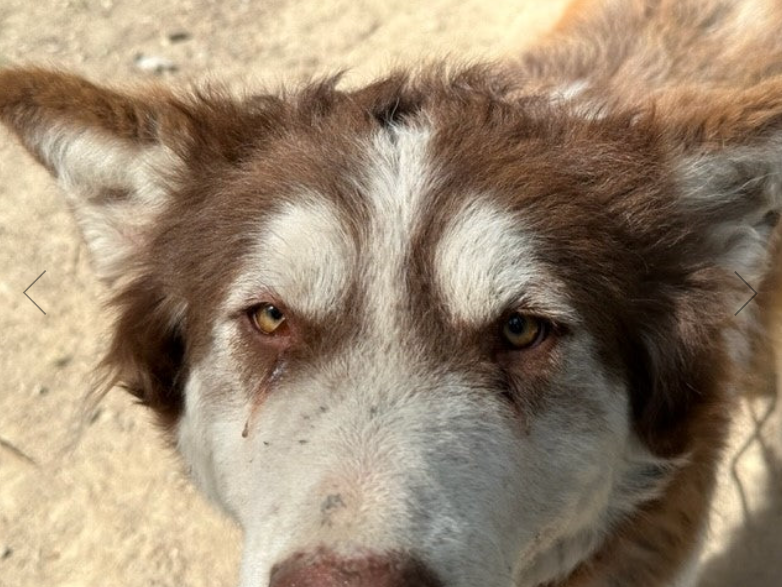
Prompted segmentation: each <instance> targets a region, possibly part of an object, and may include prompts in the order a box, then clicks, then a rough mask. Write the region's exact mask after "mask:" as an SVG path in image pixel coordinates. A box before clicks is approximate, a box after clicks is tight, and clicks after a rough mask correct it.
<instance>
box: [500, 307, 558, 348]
mask: <svg viewBox="0 0 782 587" xmlns="http://www.w3.org/2000/svg"><path fill="white" fill-rule="evenodd" d="M546 334H547V326H546V323H545V322H544V321H543V320H541V319H540V318H535V317H534V316H525V315H524V314H519V313H518V312H515V313H513V314H511V315H510V316H509V317H508V319H507V320H506V321H505V324H504V325H503V327H502V336H503V337H504V338H505V340H506V341H508V344H510V346H511V347H513V348H514V349H525V348H529V347H531V346H533V345H535V344H537V343H539V342H540V341H542V340H543V339H544V338H545V337H546Z"/></svg>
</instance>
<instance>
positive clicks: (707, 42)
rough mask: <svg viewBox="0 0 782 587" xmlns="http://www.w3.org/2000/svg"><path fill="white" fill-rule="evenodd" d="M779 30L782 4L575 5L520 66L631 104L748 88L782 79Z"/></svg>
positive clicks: (552, 81) (768, 0) (660, 0)
mask: <svg viewBox="0 0 782 587" xmlns="http://www.w3.org/2000/svg"><path fill="white" fill-rule="evenodd" d="M781 27H782V3H780V2H777V1H776V0H740V1H735V0H687V1H680V0H626V1H625V0H576V1H575V2H573V3H572V4H571V5H570V6H569V7H568V9H567V11H566V12H565V14H564V15H563V16H562V18H561V20H560V21H559V23H558V24H557V25H556V27H555V28H554V30H553V31H552V32H551V33H550V34H549V35H548V36H547V37H546V38H545V39H544V40H543V42H541V43H539V44H538V45H537V46H536V47H535V48H534V49H532V50H531V51H529V52H526V53H525V55H524V57H523V58H522V60H521V68H522V71H523V74H524V76H525V77H527V78H529V77H531V78H533V79H536V80H537V81H538V82H539V83H541V84H548V85H550V86H552V87H559V86H561V85H562V83H563V82H566V81H568V80H569V81H570V83H572V84H574V86H573V87H574V88H575V87H577V86H580V87H582V88H583V90H584V91H589V90H590V89H592V90H593V91H598V90H599V92H600V95H601V96H603V97H605V96H606V94H610V95H612V96H613V97H615V98H618V99H620V100H622V101H623V102H626V103H632V102H633V101H644V100H648V99H649V98H650V97H653V95H654V94H656V93H658V92H663V91H666V90H672V89H673V90H680V89H681V88H683V87H688V86H689V87H693V86H695V87H698V88H700V89H703V88H704V87H709V88H712V89H719V90H730V89H731V88H740V89H746V88H748V87H750V86H753V85H755V84H758V83H760V82H762V81H764V80H766V79H768V78H771V77H773V76H775V75H778V74H779V73H782V36H780V34H779V31H780V28H781Z"/></svg>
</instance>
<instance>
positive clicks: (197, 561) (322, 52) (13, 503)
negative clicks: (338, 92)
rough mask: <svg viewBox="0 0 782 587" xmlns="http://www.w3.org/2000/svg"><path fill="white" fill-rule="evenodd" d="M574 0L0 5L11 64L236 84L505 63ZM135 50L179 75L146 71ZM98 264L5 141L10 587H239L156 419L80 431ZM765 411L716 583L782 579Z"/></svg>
mask: <svg viewBox="0 0 782 587" xmlns="http://www.w3.org/2000/svg"><path fill="white" fill-rule="evenodd" d="M562 5H563V0H556V1H548V2H534V1H530V0H527V1H525V0H515V1H511V0H499V1H496V2H493V3H487V2H484V1H481V0H430V1H428V2H425V3H424V2H420V3H416V2H410V1H401V2H395V3H388V2H380V1H378V0H370V1H357V0H334V1H323V0H298V1H294V0H265V1H258V2H252V1H250V0H244V1H240V0H231V1H225V2H219V1H217V0H213V1H207V0H181V1H179V2H173V1H171V2H162V1H160V0H139V1H137V2H133V3H131V2H126V3H121V2H119V1H114V0H68V1H65V0H57V1H54V0H50V1H40V2H30V1H29V0H1V1H0V62H15V63H18V62H34V63H48V64H51V65H56V66H65V67H68V68H72V69H75V70H77V71H80V72H82V73H84V74H86V75H88V76H91V77H93V78H96V79H102V80H107V81H111V82H127V81H138V80H143V79H146V78H153V77H163V78H167V79H169V80H170V81H171V82H172V83H176V84H180V83H187V82H190V81H193V80H203V79H205V78H212V79H215V78H217V79H223V80H226V81H228V82H229V83H231V84H236V85H237V86H247V85H249V86H253V85H259V84H260V83H262V82H272V83H276V82H278V81H280V80H283V79H288V80H290V79H300V78H302V77H306V76H310V75H313V74H322V73H328V72H333V71H335V70H338V69H348V70H349V73H348V75H347V80H346V83H348V84H355V83H359V82H361V81H362V80H366V79H368V78H370V77H372V76H373V75H375V74H377V73H378V72H380V71H382V70H383V69H384V68H387V67H388V66H389V65H391V64H397V63H402V64H404V63H412V62H414V61H415V60H416V59H418V58H420V57H421V56H426V57H427V58H431V57H436V56H444V55H446V54H451V55H456V56H465V55H466V56H471V57H482V56H491V55H494V54H496V53H498V52H500V51H502V50H503V49H504V48H506V47H508V46H510V45H511V44H512V43H516V44H518V43H523V42H528V41H531V40H532V39H534V38H535V36H536V35H537V34H539V33H540V32H541V31H543V30H545V28H546V27H547V26H549V25H550V23H551V22H552V21H553V19H555V18H556V16H557V14H558V11H559V10H561V6H562ZM131 6H132V7H131ZM139 55H142V56H144V57H154V58H163V59H165V60H169V61H170V62H171V63H173V64H174V65H175V66H176V71H167V72H163V73H162V74H155V73H150V72H145V71H142V70H140V69H139V68H138V67H137V64H136V61H137V58H138V56H139ZM85 257H86V255H85V252H84V251H83V247H82V246H81V244H80V241H79V238H78V234H77V232H76V229H75V226H74V224H73V223H72V221H71V219H70V217H69V216H68V214H67V211H66V209H65V206H64V205H63V203H62V201H61V200H60V198H59V197H58V194H57V191H56V189H55V188H54V186H53V183H52V182H51V181H50V179H49V178H48V176H47V175H46V174H45V172H44V171H43V170H42V169H40V168H39V167H37V166H36V165H35V164H33V162H32V160H31V159H29V158H28V157H27V156H26V155H24V154H23V153H22V150H21V149H20V148H18V146H17V145H15V144H14V143H13V142H12V141H10V140H9V139H8V137H7V135H5V134H1V135H0V308H1V309H0V332H2V335H0V337H2V343H0V344H2V350H1V351H0V586H2V587H28V586H36V587H54V586H57V587H86V586H99V585H100V586H109V585H117V586H119V585H122V586H126V587H137V586H138V587H140V586H155V587H175V586H176V587H184V586H193V587H201V586H204V587H206V586H209V587H221V586H225V587H228V586H231V585H234V584H235V582H236V577H237V564H238V560H239V546H240V534H239V532H238V530H237V529H236V528H235V527H233V526H232V524H231V523H229V522H228V521H226V520H225V519H224V518H223V517H222V516H221V515H220V514H219V513H218V512H216V511H215V510H214V509H213V508H212V507H211V506H210V505H208V504H207V503H205V502H204V501H203V500H202V498H201V497H200V496H199V495H198V494H197V493H196V492H195V490H194V489H193V488H192V487H191V485H190V484H189V482H188V481H187V480H186V479H185V478H184V477H183V475H182V473H181V471H180V468H179V464H178V461H177V459H176V458H175V457H174V456H173V455H172V454H171V453H170V452H169V451H168V450H167V449H166V448H165V447H164V443H163V441H162V439H161V438H160V436H159V434H158V433H157V431H156V430H155V429H154V428H153V427H152V426H151V424H150V421H149V418H148V415H147V414H146V413H145V412H144V411H143V410H142V409H140V408H139V407H137V406H135V405H133V404H132V402H131V401H130V399H129V398H128V397H126V396H125V395H124V394H122V393H120V392H115V393H112V394H110V395H109V397H108V398H107V399H106V400H105V401H104V403H103V404H102V406H101V407H100V409H99V411H98V412H97V414H96V415H95V416H94V417H93V418H91V419H90V421H89V424H88V425H87V426H86V428H85V429H84V430H83V431H82V432H81V433H80V434H78V435H77V434H76V433H75V432H74V430H75V423H76V422H78V421H79V406H80V405H81V398H82V397H83V394H84V392H85V390H86V389H87V387H88V384H89V383H88V380H89V373H90V370H91V367H93V366H94V365H95V363H96V362H97V359H98V357H99V356H100V349H101V344H102V340H103V334H104V333H105V330H106V326H107V320H106V317H105V315H104V314H103V313H102V311H101V300H102V294H103V291H102V289H101V287H100V286H99V285H98V284H97V283H96V281H95V279H94V278H93V277H92V275H91V273H90V271H89V267H88V264H87V261H86V258H85ZM44 270H45V271H46V273H45V274H44V275H43V277H41V279H40V280H39V281H38V282H37V283H36V284H35V286H34V287H33V288H32V289H31V290H30V292H29V293H30V294H31V295H32V297H33V298H34V299H35V301H36V302H37V303H38V304H39V305H40V306H41V308H43V310H45V311H46V315H44V314H42V313H41V312H40V311H39V310H38V309H37V308H36V307H35V306H34V305H33V304H32V303H31V302H30V301H28V300H27V299H26V298H25V297H24V296H23V295H22V291H23V290H24V289H25V288H26V287H27V286H28V285H29V284H30V283H31V282H32V281H33V280H34V279H35V278H36V277H37V276H38V275H39V274H40V273H41V272H42V271H44ZM769 401H770V400H769V399H768V398H760V399H758V400H755V402H754V403H751V404H750V403H748V404H746V405H745V406H744V407H743V411H742V413H741V414H739V416H740V420H741V421H742V422H743V424H742V425H741V426H739V427H738V428H737V433H736V439H735V442H734V446H735V447H736V448H737V449H738V448H740V447H741V446H742V445H746V450H745V451H744V453H743V455H742V456H741V458H740V459H739V460H738V462H737V464H736V466H735V467H734V466H732V461H731V460H729V459H728V460H726V465H725V468H724V471H723V472H722V474H721V479H722V485H723V487H722V490H721V496H720V500H719V503H718V505H717V507H716V508H715V515H714V521H713V524H712V532H711V534H710V537H709V542H708V550H707V554H706V555H705V561H704V564H705V574H704V579H703V582H702V587H739V586H741V587H744V586H749V587H772V586H775V587H778V586H779V585H782V556H780V555H782V467H781V466H780V460H781V457H780V455H781V454H782V452H781V451H780V448H779V447H780V442H779V439H780V428H779V424H778V418H777V414H778V412H777V413H775V414H774V416H773V417H772V419H771V420H769V421H768V422H766V423H765V424H763V425H762V426H760V425H758V424H755V423H753V418H755V419H756V420H757V419H760V418H761V417H762V415H763V413H764V412H765V411H766V410H767V409H768V403H769ZM753 414H754V415H753ZM758 430H760V434H759V435H755V436H753V434H755V432H756V431H758ZM77 438H78V442H74V440H75V439H77ZM734 453H735V450H734Z"/></svg>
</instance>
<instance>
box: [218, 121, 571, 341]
mask: <svg viewBox="0 0 782 587" xmlns="http://www.w3.org/2000/svg"><path fill="white" fill-rule="evenodd" d="M436 133H437V128H436V127H433V126H432V125H431V124H423V123H420V122H418V123H415V124H409V125H399V126H396V127H390V128H383V129H380V130H377V131H375V132H373V133H371V134H369V135H367V136H363V137H358V138H356V139H355V144H354V145H353V147H354V149H355V151H356V153H357V154H358V155H357V157H356V161H357V164H356V165H355V167H354V168H352V170H351V177H341V178H339V179H340V182H339V184H340V185H341V186H343V189H344V186H350V187H351V188H352V189H353V190H354V197H355V198H357V199H359V200H360V202H361V204H360V205H353V206H346V205H345V195H344V193H343V194H335V193H333V192H329V191H328V190H325V189H323V188H321V189H318V188H317V187H314V186H298V187H296V188H294V192H295V193H293V194H289V196H288V197H287V198H286V199H285V202H284V204H282V205H280V206H277V207H276V209H275V211H274V212H273V213H272V214H270V215H268V216H266V217H265V218H263V221H262V223H261V224H260V225H259V227H258V230H257V232H256V235H255V244H254V245H253V246H252V248H251V252H250V254H248V255H247V256H246V258H245V259H244V262H243V264H242V269H241V271H240V273H239V277H238V279H237V280H236V283H235V285H234V287H232V288H231V294H230V296H229V300H228V305H229V306H230V307H231V308H232V309H236V308H239V307H241V305H242V304H245V305H246V303H247V302H246V300H253V299H255V300H257V299H259V298H258V296H259V295H263V294H264V293H269V294H270V295H272V296H273V297H274V299H278V300H281V301H283V302H284V303H285V305H286V306H287V307H289V308H291V309H293V310H295V311H297V312H299V313H301V314H303V315H306V316H307V317H309V318H313V319H317V318H320V317H322V316H325V315H326V314H330V313H332V312H333V311H334V309H335V308H339V307H340V305H341V304H342V303H344V302H345V300H346V298H347V295H348V292H349V291H356V290H358V291H359V292H360V294H361V295H360V296H359V297H360V299H362V300H363V301H364V306H365V308H364V309H365V310H366V311H367V312H369V315H368V318H369V319H370V320H371V321H372V323H373V324H374V325H376V326H379V327H380V328H383V327H385V326H388V327H389V330H390V329H391V328H390V327H391V325H390V324H387V323H388V322H389V321H390V320H393V314H394V309H395V308H398V309H401V311H403V312H404V311H405V310H404V309H403V308H404V307H406V306H408V305H409V304H410V303H416V302H422V301H423V300H421V299H415V300H414V299H412V298H413V297H415V295H416V294H420V292H422V291H426V292H428V295H429V297H430V298H431V297H435V298H437V300H436V302H435V304H436V305H437V306H438V307H441V308H444V309H445V310H446V314H447V315H448V317H449V318H450V319H452V320H453V321H455V322H459V323H462V324H464V323H468V324H473V325H480V324H482V323H486V322H489V321H491V320H493V319H495V318H496V317H497V316H498V315H499V314H500V313H502V312H503V311H505V310H507V309H508V308H510V307H513V305H514V304H518V303H520V302H523V303H524V304H525V305H526V306H527V307H533V308H535V309H536V310H538V311H544V312H547V313H550V314H553V315H557V316H562V315H571V314H572V309H571V308H570V306H569V305H568V303H567V300H566V296H565V295H564V294H563V291H564V288H563V286H562V284H561V282H559V281H557V280H556V278H555V277H554V275H553V274H552V272H550V271H549V270H548V269H547V267H546V263H545V262H544V260H543V259H542V258H541V255H540V254H539V251H537V250H536V247H537V238H536V236H535V232H534V230H533V229H532V228H531V227H530V226H528V225H525V223H524V222H523V221H522V220H521V219H520V218H519V214H518V213H517V211H513V210H511V209H510V208H508V207H507V206H506V205H505V204H503V202H502V201H501V199H498V198H495V197H494V194H492V193H491V191H490V190H486V191H485V192H484V193H479V192H476V191H473V190H471V189H470V187H469V186H467V185H465V186H464V189H459V187H458V186H453V185H448V182H447V181H445V178H446V177H447V176H448V174H449V171H448V169H447V166H446V165H444V162H443V159H444V158H443V155H442V154H441V153H438V149H437V146H436V144H435V142H436V138H435V135H436ZM335 184H336V182H335ZM321 185H328V182H322V183H321ZM356 210H361V211H362V213H361V214H360V218H357V217H356V216H355V211H356ZM357 224H358V226H357ZM416 268H417V269H416ZM421 282H426V283H421ZM426 305H432V300H431V299H430V300H428V301H427V302H426Z"/></svg>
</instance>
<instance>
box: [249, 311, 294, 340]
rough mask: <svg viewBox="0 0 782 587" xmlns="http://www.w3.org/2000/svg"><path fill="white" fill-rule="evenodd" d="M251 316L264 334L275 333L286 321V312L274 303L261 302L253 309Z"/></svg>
mask: <svg viewBox="0 0 782 587" xmlns="http://www.w3.org/2000/svg"><path fill="white" fill-rule="evenodd" d="M250 317H251V318H252V321H253V324H254V325H255V327H256V328H257V329H258V330H260V331H261V332H262V333H264V334H273V333H274V332H275V331H276V330H277V329H278V328H280V326H282V323H283V322H285V314H283V313H282V310H280V309H279V308H278V307H277V306H275V305H274V304H261V305H260V306H258V307H256V308H254V309H253V310H252V311H251V313H250Z"/></svg>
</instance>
